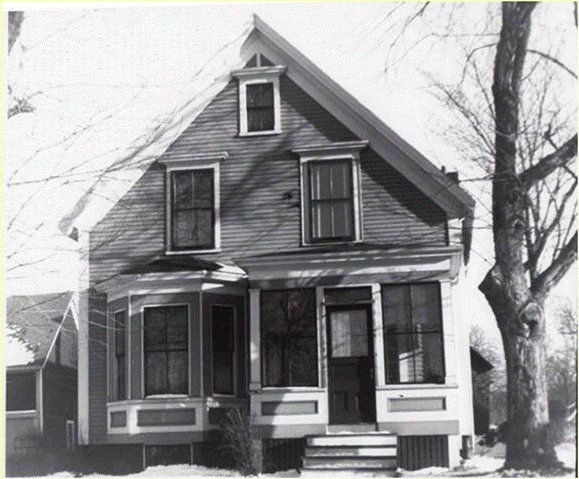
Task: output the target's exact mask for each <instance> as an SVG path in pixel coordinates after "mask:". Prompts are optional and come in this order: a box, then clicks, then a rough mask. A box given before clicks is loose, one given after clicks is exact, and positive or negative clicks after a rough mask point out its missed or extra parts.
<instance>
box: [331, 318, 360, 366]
mask: <svg viewBox="0 0 579 479" xmlns="http://www.w3.org/2000/svg"><path fill="white" fill-rule="evenodd" d="M330 321H331V323H330V324H331V336H332V357H334V358H344V357H359V356H368V317H367V315H366V311H364V310H352V311H339V312H338V311H336V312H332V313H331V314H330Z"/></svg>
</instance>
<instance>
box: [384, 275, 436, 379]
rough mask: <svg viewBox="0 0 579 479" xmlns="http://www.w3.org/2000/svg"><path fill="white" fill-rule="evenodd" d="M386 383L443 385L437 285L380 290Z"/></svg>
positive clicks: (429, 284) (416, 285)
mask: <svg viewBox="0 0 579 479" xmlns="http://www.w3.org/2000/svg"><path fill="white" fill-rule="evenodd" d="M382 306H383V319H384V351H385V357H386V383H387V384H400V383H444V353H443V351H444V349H443V342H442V339H443V334H442V320H441V304H440V285H439V283H415V284H396V285H383V286H382Z"/></svg>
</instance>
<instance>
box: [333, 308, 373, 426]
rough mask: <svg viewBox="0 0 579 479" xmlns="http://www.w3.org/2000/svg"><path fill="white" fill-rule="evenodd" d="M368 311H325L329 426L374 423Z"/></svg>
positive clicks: (352, 309)
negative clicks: (327, 346)
mask: <svg viewBox="0 0 579 479" xmlns="http://www.w3.org/2000/svg"><path fill="white" fill-rule="evenodd" d="M371 325H372V321H371V316H370V308H368V307H365V306H362V307H360V306H357V307H340V308H328V344H329V345H330V347H329V357H328V380H329V384H328V393H329V408H330V423H331V424H356V423H361V422H375V421H376V406H375V396H376V395H375V387H374V354H373V347H372V345H373V338H372V326H371Z"/></svg>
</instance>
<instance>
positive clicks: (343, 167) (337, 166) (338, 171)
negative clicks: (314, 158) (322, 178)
mask: <svg viewBox="0 0 579 479" xmlns="http://www.w3.org/2000/svg"><path fill="white" fill-rule="evenodd" d="M331 180H332V198H350V197H351V196H352V195H351V193H350V190H351V186H352V181H351V179H350V164H349V163H346V162H343V161H334V162H333V163H332V173H331Z"/></svg>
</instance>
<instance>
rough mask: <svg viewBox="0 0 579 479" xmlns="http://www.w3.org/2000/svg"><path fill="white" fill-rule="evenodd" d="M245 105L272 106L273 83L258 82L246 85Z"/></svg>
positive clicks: (250, 106)
mask: <svg viewBox="0 0 579 479" xmlns="http://www.w3.org/2000/svg"><path fill="white" fill-rule="evenodd" d="M246 96H247V106H248V107H249V108H252V107H266V106H273V83H258V84H256V85H247V86H246Z"/></svg>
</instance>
